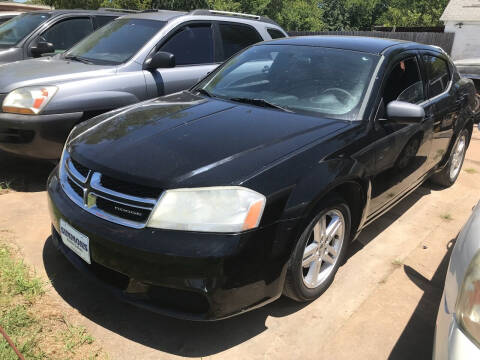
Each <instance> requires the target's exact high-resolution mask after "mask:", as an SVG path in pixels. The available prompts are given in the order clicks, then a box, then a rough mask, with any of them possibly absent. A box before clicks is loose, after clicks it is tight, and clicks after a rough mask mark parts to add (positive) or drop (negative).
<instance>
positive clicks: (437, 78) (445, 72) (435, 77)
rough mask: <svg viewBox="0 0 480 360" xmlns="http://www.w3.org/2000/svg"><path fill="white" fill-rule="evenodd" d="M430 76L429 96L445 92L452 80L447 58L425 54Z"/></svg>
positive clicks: (426, 66)
mask: <svg viewBox="0 0 480 360" xmlns="http://www.w3.org/2000/svg"><path fill="white" fill-rule="evenodd" d="M423 61H424V63H425V68H426V71H427V76H428V89H429V98H432V97H435V96H437V95H439V94H441V93H443V92H444V91H445V90H446V89H447V87H448V84H449V82H450V71H449V69H448V64H447V62H446V61H445V60H443V59H441V58H439V57H437V56H433V55H425V56H424V57H423Z"/></svg>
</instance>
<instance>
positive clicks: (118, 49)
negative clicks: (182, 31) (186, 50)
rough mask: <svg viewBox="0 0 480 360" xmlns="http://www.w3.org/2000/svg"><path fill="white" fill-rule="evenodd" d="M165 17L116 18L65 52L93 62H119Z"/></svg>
mask: <svg viewBox="0 0 480 360" xmlns="http://www.w3.org/2000/svg"><path fill="white" fill-rule="evenodd" d="M165 24H166V22H165V21H157V20H145V19H128V18H127V19H118V20H114V21H112V22H111V23H110V24H108V25H105V26H104V27H102V28H100V29H99V30H97V31H95V32H94V33H92V34H90V35H89V36H87V37H86V38H85V39H83V40H82V41H80V42H79V43H78V44H77V45H75V46H74V47H73V48H71V49H70V51H68V52H67V53H65V57H70V58H78V59H82V60H84V61H88V62H91V63H94V64H104V65H118V64H122V63H124V62H125V61H127V60H129V59H130V58H131V57H132V56H133V55H135V54H136V53H137V51H138V50H139V49H140V48H141V47H143V46H144V45H145V43H146V42H147V41H149V40H150V39H151V38H152V36H154V35H155V34H156V33H157V32H158V31H159V30H160V29H161V28H162V27H163V26H164V25H165Z"/></svg>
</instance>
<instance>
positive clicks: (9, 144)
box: [0, 112, 83, 160]
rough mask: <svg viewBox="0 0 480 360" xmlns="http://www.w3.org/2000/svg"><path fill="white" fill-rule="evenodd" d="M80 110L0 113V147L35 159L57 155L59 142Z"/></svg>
mask: <svg viewBox="0 0 480 360" xmlns="http://www.w3.org/2000/svg"><path fill="white" fill-rule="evenodd" d="M82 117H83V112H75V113H66V114H51V115H21V114H9V113H0V149H1V150H3V151H6V152H9V153H13V154H16V155H22V156H28V157H32V158H38V159H46V160H56V159H59V158H60V155H61V153H62V149H63V144H64V143H65V140H66V139H67V137H68V134H69V133H70V131H71V130H72V128H73V127H74V126H75V124H77V123H78V122H79V121H80V120H81V119H82Z"/></svg>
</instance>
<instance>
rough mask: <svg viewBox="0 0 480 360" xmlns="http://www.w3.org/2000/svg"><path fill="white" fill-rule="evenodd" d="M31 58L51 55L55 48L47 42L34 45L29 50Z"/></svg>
mask: <svg viewBox="0 0 480 360" xmlns="http://www.w3.org/2000/svg"><path fill="white" fill-rule="evenodd" d="M30 51H31V52H32V55H33V57H40V56H42V55H43V54H48V53H53V52H55V47H54V46H53V44H52V43H49V42H47V41H39V42H37V43H36V44H35V46H33V47H31V48H30Z"/></svg>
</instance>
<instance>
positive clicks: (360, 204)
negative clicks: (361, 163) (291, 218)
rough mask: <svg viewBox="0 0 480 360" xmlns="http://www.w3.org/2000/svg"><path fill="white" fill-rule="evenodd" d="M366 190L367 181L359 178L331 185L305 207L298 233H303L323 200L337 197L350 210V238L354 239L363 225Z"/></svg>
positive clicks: (366, 199) (367, 186) (367, 187)
mask: <svg viewBox="0 0 480 360" xmlns="http://www.w3.org/2000/svg"><path fill="white" fill-rule="evenodd" d="M368 189H369V184H368V181H366V180H362V179H360V178H351V179H343V180H341V181H338V182H336V183H334V184H332V185H331V186H329V187H328V188H326V189H325V190H324V191H322V192H320V193H319V194H318V195H317V196H315V197H314V199H313V200H312V201H311V202H310V204H309V205H308V206H307V208H306V209H305V211H304V214H303V216H302V221H301V222H300V226H299V229H298V231H300V233H301V232H302V231H303V230H302V229H303V228H304V227H305V226H306V225H307V223H308V221H309V219H310V218H311V217H312V216H314V215H315V213H316V211H318V210H319V209H320V207H321V204H322V200H323V199H325V198H326V197H328V196H334V195H337V196H340V197H341V198H342V199H344V200H345V201H346V202H347V205H348V207H349V208H350V213H351V217H352V218H351V226H350V238H351V239H354V238H355V237H356V234H357V232H358V230H359V229H360V228H361V224H362V223H363V219H364V217H365V210H366V207H367V202H368V192H369V190H368ZM298 231H297V235H298ZM297 237H298V236H297Z"/></svg>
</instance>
